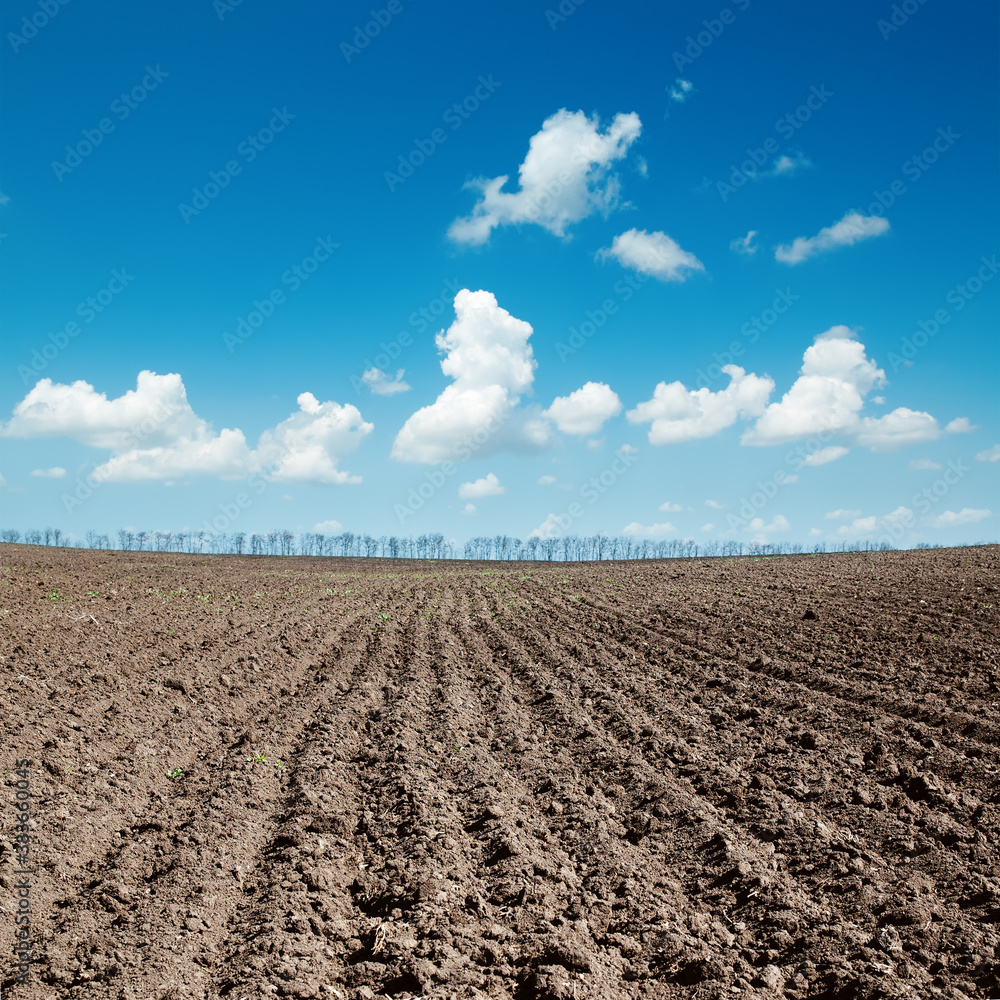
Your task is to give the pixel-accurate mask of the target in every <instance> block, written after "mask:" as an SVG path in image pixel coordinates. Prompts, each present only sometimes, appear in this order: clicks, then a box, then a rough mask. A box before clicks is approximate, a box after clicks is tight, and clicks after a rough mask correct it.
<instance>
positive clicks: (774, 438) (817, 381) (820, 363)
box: [743, 326, 885, 445]
mask: <svg viewBox="0 0 1000 1000" xmlns="http://www.w3.org/2000/svg"><path fill="white" fill-rule="evenodd" d="M884 382H885V372H883V371H882V370H881V369H880V368H878V367H877V366H876V365H875V364H874V362H872V361H870V360H869V359H868V358H867V357H866V356H865V347H864V344H861V343H859V342H858V341H857V340H854V333H853V331H852V330H850V329H848V327H846V326H834V327H831V328H830V329H829V330H827V331H826V332H825V333H821V334H820V335H819V336H818V337H817V338H816V340H815V342H814V343H813V344H812V345H811V346H810V347H808V348H807V349H806V351H805V354H804V355H803V357H802V368H801V369H800V375H799V377H798V378H797V379H796V380H795V382H794V383H793V385H792V387H791V388H790V389H789V390H788V392H786V393H785V395H784V396H783V397H782V399H781V401H780V402H777V403H771V405H770V406H768V407H767V409H766V410H765V411H764V413H763V415H762V416H761V418H760V419H759V420H758V421H757V423H756V424H755V425H754V426H753V427H752V428H751V429H750V430H748V431H747V432H746V433H745V434H744V435H743V443H744V444H749V445H767V444H783V443H785V442H787V441H792V440H794V439H796V438H800V437H807V436H808V435H811V434H817V433H819V432H820V431H827V432H833V431H840V430H844V429H846V428H849V427H853V426H854V425H856V424H857V421H858V416H857V414H858V411H859V410H860V409H861V408H862V407H863V406H864V397H865V395H866V394H867V393H868V392H869V391H870V390H871V388H872V387H873V386H875V385H882V384H883V383H884Z"/></svg>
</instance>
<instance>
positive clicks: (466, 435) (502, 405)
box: [392, 288, 551, 463]
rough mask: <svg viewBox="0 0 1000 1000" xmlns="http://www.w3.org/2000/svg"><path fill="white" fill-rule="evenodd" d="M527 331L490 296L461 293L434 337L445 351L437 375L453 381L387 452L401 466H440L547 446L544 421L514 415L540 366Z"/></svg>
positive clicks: (548, 436) (408, 423)
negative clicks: (444, 326)
mask: <svg viewBox="0 0 1000 1000" xmlns="http://www.w3.org/2000/svg"><path fill="white" fill-rule="evenodd" d="M531 333H532V330H531V325H530V324H529V323H526V322H524V320H520V319H516V318H515V317H513V316H511V314H510V313H509V312H507V310H506V309H502V308H501V307H500V306H499V305H497V300H496V298H495V297H494V296H493V294H492V293H490V292H484V291H478V292H471V291H469V290H468V289H467V288H463V289H462V290H461V291H459V292H458V294H456V296H455V321H454V322H453V323H452V324H451V326H450V327H449V328H448V329H447V330H446V331H443V332H441V333H439V334H438V335H437V338H436V343H437V346H438V349H439V350H441V351H443V352H445V357H444V359H443V360H442V362H441V370H442V371H443V372H444V374H445V375H448V376H450V377H451V378H452V379H454V381H453V382H452V384H451V385H449V386H446V387H445V389H444V391H443V392H442V393H441V395H439V396H438V398H437V399H436V400H435V401H434V402H433V403H431V404H430V405H429V406H424V407H422V408H421V409H419V410H417V412H416V413H414V414H413V415H412V416H411V417H410V418H409V419H408V420H407V421H406V423H405V424H404V425H403V426H402V428H401V429H400V431H399V433H398V434H397V435H396V440H395V442H394V443H393V446H392V457H393V458H395V459H397V460H398V461H401V462H426V463H435V462H443V461H446V460H448V459H451V460H457V459H465V458H470V457H471V456H472V455H473V454H477V455H478V456H480V457H482V456H484V455H488V454H492V453H495V452H496V451H499V450H501V449H503V448H511V449H514V450H522V451H525V450H536V449H539V448H543V447H545V446H547V445H548V444H549V443H550V440H551V428H550V426H549V423H548V421H547V420H546V419H545V418H544V417H542V416H541V415H540V414H537V413H530V412H519V411H517V405H518V403H519V402H520V398H521V394H522V393H524V392H527V391H528V390H529V389H530V388H531V384H532V382H533V381H534V377H535V368H536V367H537V362H536V361H535V358H534V355H533V353H532V350H531V345H530V344H529V343H528V339H529V338H530V337H531Z"/></svg>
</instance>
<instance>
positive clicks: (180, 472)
mask: <svg viewBox="0 0 1000 1000" xmlns="http://www.w3.org/2000/svg"><path fill="white" fill-rule="evenodd" d="M298 404H299V412H298V413H293V414H292V415H291V416H290V417H289V418H288V419H287V420H285V421H283V422H282V423H280V424H278V425H277V427H275V428H273V429H271V430H267V431H265V432H264V433H263V434H261V436H260V439H259V441H258V445H257V448H256V449H251V448H250V447H249V446H248V444H247V442H246V438H245V437H244V434H243V432H242V431H241V430H239V429H231V428H223V429H222V430H221V431H219V432H218V433H216V432H215V431H214V430H213V429H212V427H211V425H210V424H209V423H208V422H207V421H205V420H203V419H202V418H200V417H199V416H197V414H195V412H194V411H193V410H192V408H191V405H190V404H189V402H188V399H187V393H186V391H185V388H184V384H183V382H182V380H181V377H180V375H178V374H168V375H157V374H156V373H155V372H150V371H143V372H140V373H139V376H138V378H137V380H136V388H135V389H129V390H128V391H127V392H125V393H124V394H123V395H122V396H119V397H117V398H115V399H109V398H108V397H107V395H106V394H105V393H98V392H97V391H96V390H95V389H94V387H93V386H92V385H90V384H89V383H87V382H83V381H78V382H74V383H72V384H71V385H63V384H59V383H55V382H53V381H52V380H51V379H42V380H41V381H39V382H38V383H37V384H36V385H35V387H34V388H33V389H32V390H31V391H30V392H29V393H28V394H27V395H26V396H25V398H24V399H23V400H22V401H21V402H20V403H18V404H17V406H15V408H14V413H13V415H12V417H11V419H10V420H9V421H8V422H7V423H6V424H4V425H3V426H2V427H0V436H5V437H18V438H40V437H68V438H71V439H72V440H74V441H79V442H80V443H81V444H85V445H89V446H91V447H94V448H102V449H106V450H109V451H111V452H112V455H111V457H110V458H109V459H108V460H107V461H106V462H105V463H104V464H103V465H100V466H98V468H96V469H95V470H94V473H93V474H94V476H95V477H97V478H99V479H100V480H101V481H103V482H126V481H142V480H147V481H153V480H173V479H178V478H181V477H183V476H186V475H192V474H205V475H214V476H218V477H220V478H223V479H233V478H240V477H243V476H246V475H249V474H250V473H252V472H258V471H261V470H263V469H265V468H267V469H268V473H269V476H270V478H272V479H296V480H301V481H304V482H319V483H333V484H340V483H357V482H360V481H361V480H360V478H359V477H358V476H352V475H351V474H350V473H347V472H344V471H343V470H341V469H339V468H338V463H339V461H340V460H341V459H342V458H343V457H344V456H346V455H347V454H348V453H350V452H352V451H354V449H355V448H357V446H358V444H359V443H360V442H361V440H362V439H363V438H364V437H366V436H367V435H368V434H370V433H371V431H372V430H373V429H374V427H373V425H372V424H370V423H366V422H365V421H364V419H363V418H362V416H361V413H360V412H359V411H358V410H357V408H356V407H354V406H352V405H350V404H347V405H343V406H342V405H340V404H339V403H335V402H325V403H320V402H319V401H318V400H317V399H316V397H315V396H313V395H312V393H309V392H304V393H302V394H301V395H300V396H299V397H298Z"/></svg>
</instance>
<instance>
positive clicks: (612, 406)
mask: <svg viewBox="0 0 1000 1000" xmlns="http://www.w3.org/2000/svg"><path fill="white" fill-rule="evenodd" d="M621 411H622V401H621V400H620V399H619V398H618V394H617V393H616V392H614V391H613V390H612V389H611V387H610V386H608V385H605V384H604V383H603V382H587V383H586V384H585V385H584V386H583V387H582V388H580V389H577V390H576V392H571V393H570V394H569V395H568V396H557V397H556V398H555V399H554V400H553V401H552V405H551V406H550V407H549V408H548V409H547V410H545V411H544V415H545V416H547V417H549V419H551V420H553V421H555V425H556V427H558V428H559V430H561V431H562V432H563V433H564V434H581V435H582V434H596V433H597V432H598V431H599V430H600V429H601V427H603V426H604V422H605V421H606V420H609V419H610V418H611V417H616V416H618V414H619V413H621Z"/></svg>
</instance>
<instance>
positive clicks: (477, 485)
mask: <svg viewBox="0 0 1000 1000" xmlns="http://www.w3.org/2000/svg"><path fill="white" fill-rule="evenodd" d="M505 490H506V487H503V486H501V485H500V480H499V479H497V477H496V475H495V474H494V473H492V472H489V473H487V474H486V475H485V476H484V477H483V478H482V479H476V480H474V481H473V482H471V483H462V484H461V485H460V486H459V487H458V496H459V499H460V500H476V499H478V498H479V497H496V496H499V495H500V494H501V493H503V492H505Z"/></svg>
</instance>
